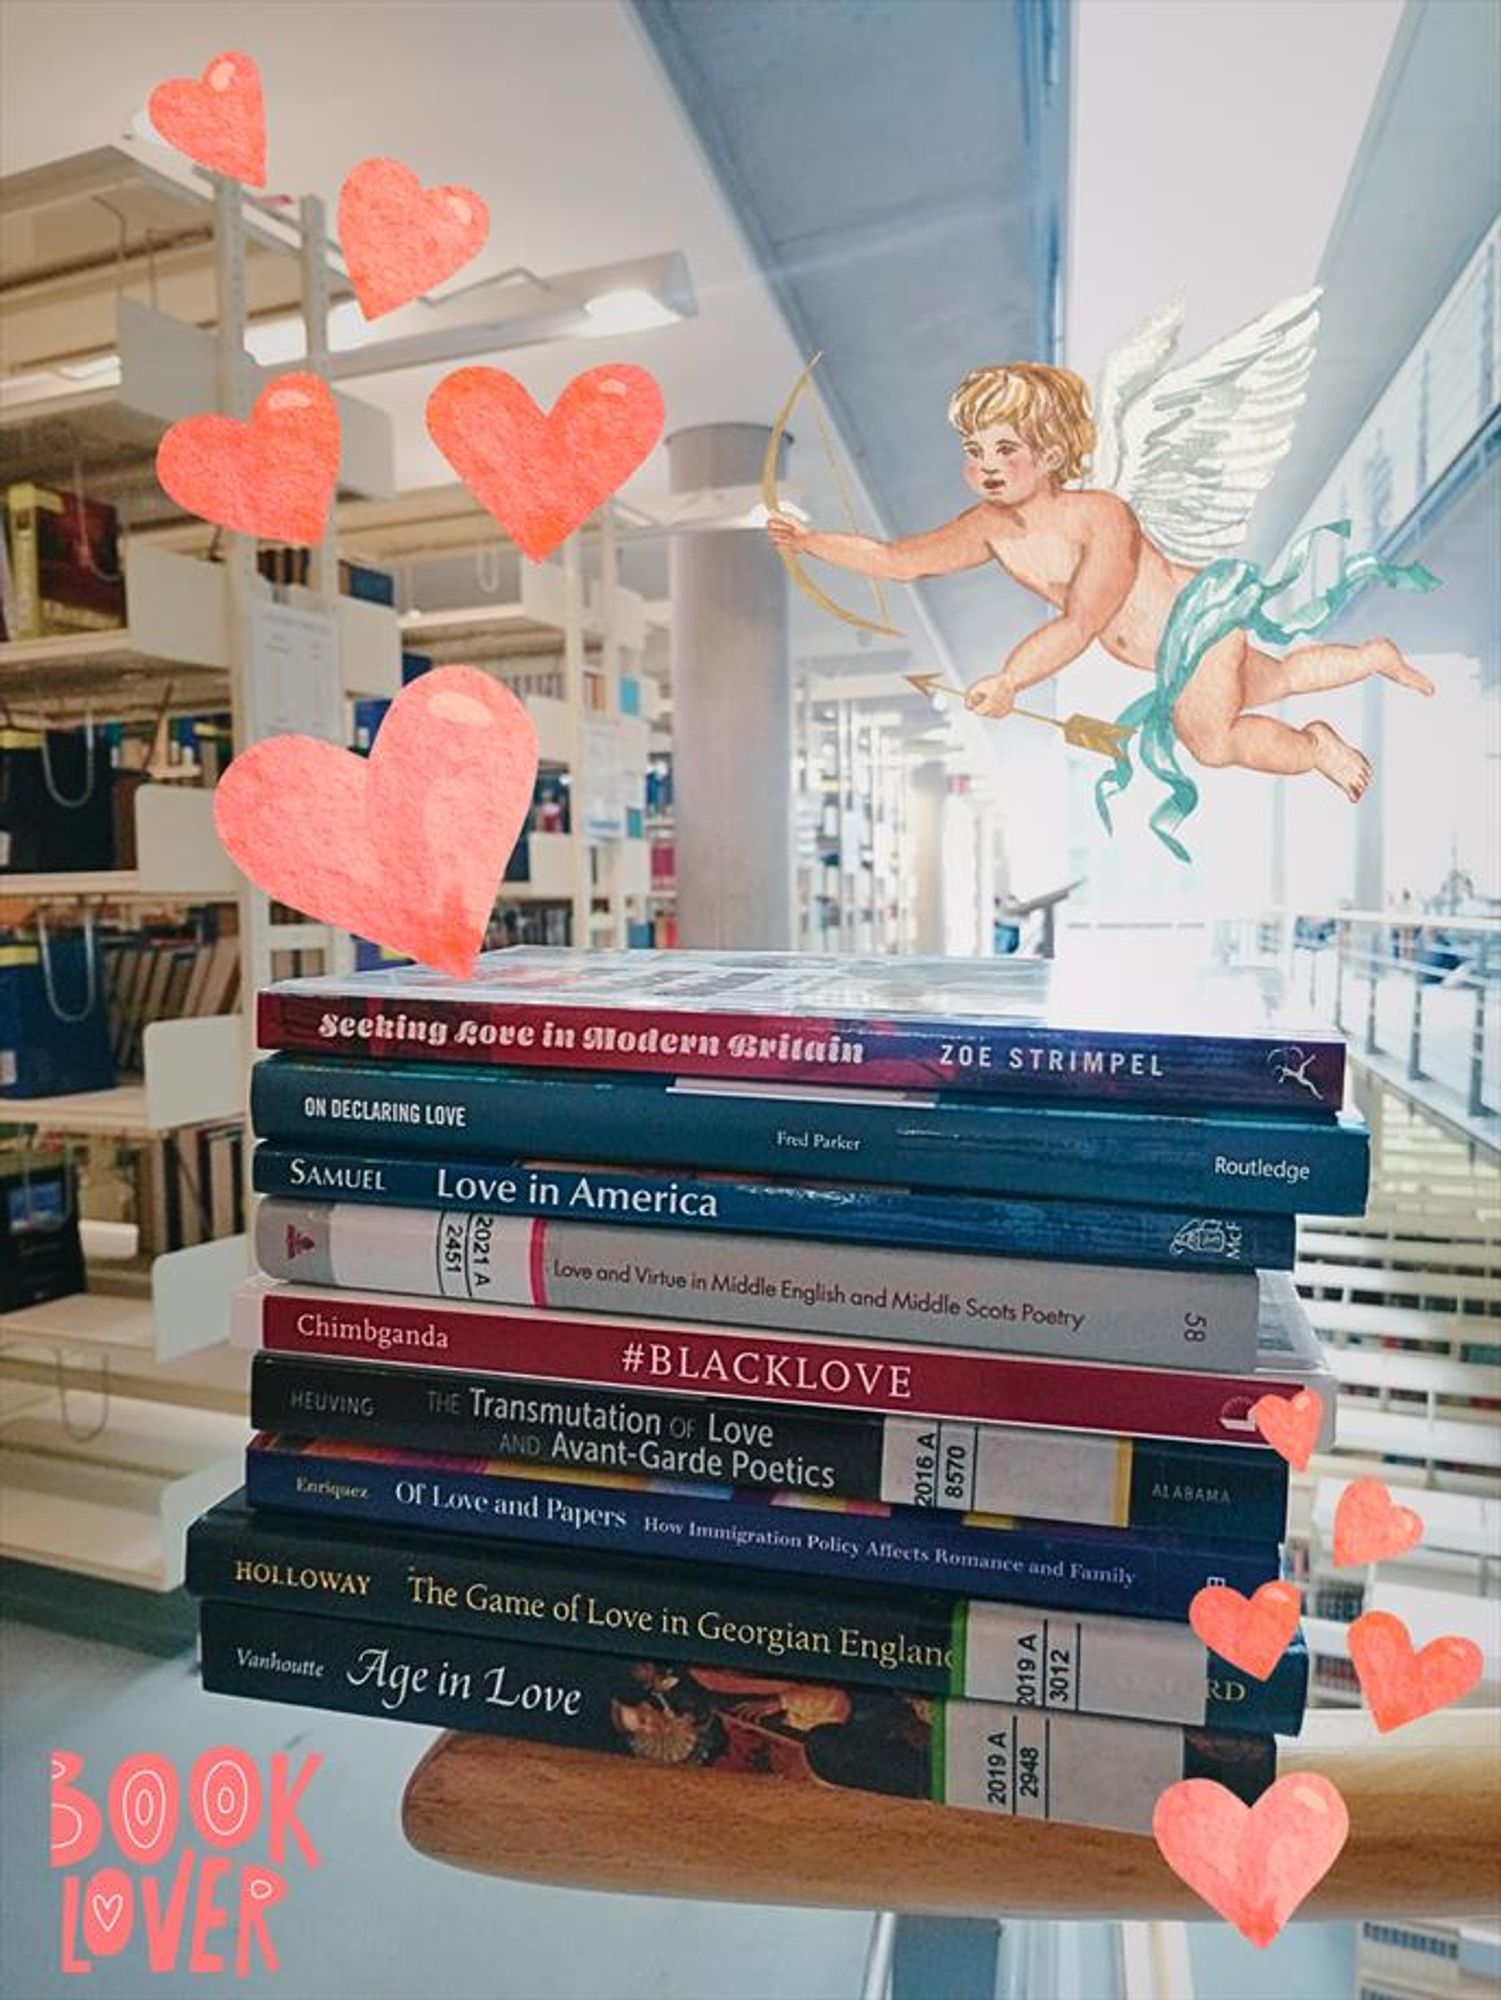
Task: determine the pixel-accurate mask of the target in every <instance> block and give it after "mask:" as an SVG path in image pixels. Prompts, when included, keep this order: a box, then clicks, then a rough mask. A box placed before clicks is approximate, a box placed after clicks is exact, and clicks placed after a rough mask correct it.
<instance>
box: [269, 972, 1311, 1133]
mask: <svg viewBox="0 0 1501 2000" xmlns="http://www.w3.org/2000/svg"><path fill="white" fill-rule="evenodd" d="M257 1020H258V1027H259V1032H260V1039H261V1043H262V1046H263V1047H266V1048H292V1049H302V1050H309V1051H318V1052H321V1053H323V1054H330V1055H340V1056H350V1055H355V1056H368V1057H373V1058H376V1059H385V1060H389V1059H391V1058H393V1057H394V1058H398V1059H400V1060H402V1061H408V1062H426V1061H442V1062H462V1063H477V1064H482V1065H486V1066H488V1065H492V1064H516V1065H523V1066H526V1065H533V1064H535V1065H540V1066H541V1067H543V1068H555V1067H558V1066H574V1067H577V1068H582V1069H590V1068H592V1069H603V1070H619V1071H627V1072H629V1071H671V1072H673V1073H675V1074H677V1075H680V1076H701V1077H720V1078H726V1079H730V1080H734V1081H740V1082H747V1081H751V1080H756V1079H759V1080H762V1081H768V1082H780V1083H790V1082H804V1083H806V1082H821V1083H828V1084H836V1085H838V1086H839V1087H840V1088H843V1089H854V1090H860V1089H871V1088H876V1089H879V1088H895V1089H918V1090H933V1089H946V1090H954V1091H966V1092H975V1093H979V1094H985V1095H997V1096H1031V1097H1043V1098H1069V1097H1078V1098H1080V1099H1084V1100H1099V1099H1110V1100H1116V1101H1120V1102H1123V1103H1130V1102H1134V1103H1147V1104H1161V1105H1167V1104H1180V1105H1182V1104H1186V1105H1190V1106H1195V1107H1198V1106H1205V1105H1222V1106H1223V1105H1230V1106H1239V1107H1242V1108H1248V1107H1258V1108H1263V1109H1268V1110H1272V1111H1282V1110H1290V1111H1293V1112H1296V1113H1300V1114H1303V1115H1313V1114H1319V1113H1322V1114H1325V1115H1327V1114H1329V1113H1331V1112H1333V1111H1335V1110H1337V1109H1338V1108H1339V1105H1340V1103H1341V1102H1342V1098H1343V1088H1344V1043H1343V1040H1342V1038H1341V1037H1340V1036H1339V1035H1337V1034H1336V1033H1334V1032H1333V1031H1332V1030H1330V1029H1328V1028H1322V1027H1308V1026H1307V1025H1296V1024H1294V1025H1289V1024H1288V1023H1285V1022H1283V1021H1281V1020H1279V1019H1277V1018H1276V1017H1275V1016H1273V1015H1271V1014H1270V1013H1269V1010H1268V1009H1267V1007H1266V1006H1265V1004H1264V1002H1263V1001H1262V1000H1261V998H1260V996H1259V994H1256V995H1253V994H1250V993H1248V992H1247V991H1246V989H1245V987H1244V985H1243V984H1242V983H1239V982H1235V981H1232V980H1227V979H1220V980H1206V981H1205V982H1203V983H1202V985H1200V986H1190V987H1189V988H1188V989H1186V990H1185V989H1179V990H1176V991H1175V992H1174V994H1173V995H1172V996H1171V999H1170V1000H1169V1001H1168V1002H1167V1004H1165V996H1164V993H1163V990H1162V987H1161V984H1160V982H1152V983H1144V984H1142V985H1140V986H1139V987H1137V988H1135V989H1133V987H1132V985H1131V984H1130V982H1127V981H1121V980H1115V981H1112V982H1111V984H1110V990H1109V992H1108V994H1102V992H1101V989H1100V984H1099V982H1098V981H1097V980H1093V979H1091V978H1089V977H1088V976H1085V975H1073V976H1071V975H1070V974H1069V973H1068V972H1067V971H1066V970H1063V969H1060V968H1059V967H1058V966H1057V965H1056V964H1054V963H1052V962H1050V961H1046V960H1041V959H1033V960H1026V961H1021V960H1010V961H1006V960H996V959H972V960H965V959H948V958H943V959H939V958H838V957H822V956H817V955H813V954H802V953H782V952H667V953H656V954H653V955H652V956H650V957H643V956H642V954H640V953H638V952H629V951H621V952H585V951H546V950H543V951H537V950H532V951H505V952H495V953H490V954H487V955H485V956H483V957H482V958H481V959H480V960H479V963H478V964H477V966H476V967H475V971H474V974H473V976H472V977H471V978H469V979H465V980H454V979H451V978H447V977H445V976H443V975H442V974H439V973H436V972H432V971H428V970H426V969H424V968H420V967H413V966H404V967H400V968H393V969H389V970H382V971H377V972H369V973H362V974H359V975H356V976H354V977H344V976H328V977H322V978H313V979H305V980H295V981H288V982H285V983H283V984H281V985H277V986H273V987H270V988H269V989H267V990H266V991H265V992H263V993H262V994H261V995H260V998H259V1007H258V1016H257Z"/></svg>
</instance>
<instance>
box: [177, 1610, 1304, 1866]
mask: <svg viewBox="0 0 1501 2000" xmlns="http://www.w3.org/2000/svg"><path fill="white" fill-rule="evenodd" d="M200 1619H201V1632H202V1656H203V1685H204V1687H205V1688H206V1689H208V1690H209V1692H211V1693H218V1694H236V1695H244V1696H250V1697H253V1698H256V1699H259V1700H267V1701H284V1702H291V1703H295V1704H299V1705H305V1706H311V1707H315V1708H332V1709H337V1710H342V1711H344V1712H346V1713H349V1714H356V1715H371V1716H378V1717H384V1718H386V1719H389V1720H402V1721H407V1722H416V1723H421V1724H426V1725H434V1724H436V1725H438V1726H440V1727H445V1728H452V1729H463V1730H481V1731H489V1732H492V1733H495V1734H501V1735H511V1736H517V1737H522V1738H525V1739H526V1740H529V1741H532V1742H541V1743H550V1744H555V1745H558V1746H560V1747H564V1748H572V1749H580V1750H597V1751H604V1752H609V1753H612V1754H615V1755H619V1756H627V1757H636V1758H639V1759H642V1760H643V1761H646V1762H651V1763H657V1764H663V1763H666V1764H683V1765H696V1766H698V1767H699V1768H701V1769H712V1770H719V1771H739V1772H744V1773H748V1774H750V1773H753V1774H758V1775H762V1776H766V1777H775V1778H779V1779H781V1780H782V1781H783V1782H804V1783H822V1784H826V1785H836V1786H839V1787H841V1788H845V1789H852V1790H855V1791H864V1792H870V1793H872V1794H881V1795H885V1796H894V1797H905V1798H918V1799H930V1800H932V1801H934V1802H935V1803H938V1804H948V1805H953V1806H964V1807H968V1808H970V1809H972V1810H977V1811H982V1812H983V1811H990V1812H1002V1813H1006V1814H1008V1815H1010V1816H1012V1817H1014V1818H1020V1819H1034V1820H1043V1819H1052V1820H1062V1821H1069V1822H1073V1823H1075V1824H1081V1825H1091V1826H1102V1827H1110V1828H1114V1829H1117V1830H1119V1831H1121V1832H1126V1833H1147V1832H1149V1831H1150V1829H1151V1823H1152V1811H1153V1808H1154V1806H1155V1805H1156V1802H1157V1799H1158V1798H1159V1797H1160V1795H1161V1793H1162V1792H1163V1790H1164V1789H1165V1788H1166V1787H1167V1786H1168V1785H1171V1784H1174V1783H1176V1782H1177V1781H1178V1780H1179V1779H1182V1778H1191V1777H1201V1778H1212V1779H1215V1780H1217V1781H1218V1782H1219V1783H1222V1784H1224V1785H1226V1786H1228V1787H1229V1789H1231V1790H1232V1791H1234V1792H1235V1793H1236V1794H1237V1796H1239V1797H1241V1798H1244V1799H1246V1800H1247V1801H1253V1800H1255V1799H1256V1798H1258V1797H1259V1796H1260V1794H1261V1793H1262V1791H1264V1790H1265V1789H1266V1787H1267V1786H1268V1785H1270V1784H1271V1783H1272V1781H1273V1779H1274V1777H1275V1774H1276V1746H1275V1743H1274V1742H1273V1740H1272V1739H1271V1738H1270V1737H1263V1736H1239V1735H1233V1734H1230V1733H1228V1732H1224V1731H1213V1730H1205V1729H1193V1728H1184V1727H1180V1726H1174V1725H1171V1724H1165V1723H1150V1722H1127V1721H1120V1720H1117V1719H1115V1718H1105V1717H1100V1716H1092V1715H1076V1714H1061V1713H1049V1712H1047V1711H1043V1710H1038V1709H1027V1708H1017V1707H1008V1706H1006V1705H1005V1704H1003V1703H1000V1702H982V1701H975V1702H969V1701H933V1700H932V1699H931V1698H930V1697H927V1696H915V1695H906V1694H900V1693H897V1692H896V1691H894V1690H889V1689H884V1688H869V1687H863V1686H858V1685H841V1684H840V1683H838V1682H837V1681H835V1682H832V1683H830V1684H823V1683H818V1682H808V1681H800V1680H791V1679H789V1680H783V1679H781V1678H780V1677H776V1678H772V1677H765V1676H759V1675H748V1674H744V1673H738V1672H734V1671H732V1670H729V1669H725V1668H716V1667H709V1666H700V1665H686V1666H685V1665H682V1664H679V1663H677V1662H673V1661H662V1660H658V1659H654V1658H652V1657H651V1655H650V1654H649V1653H647V1654H646V1655H644V1656H640V1655H638V1656H636V1657H632V1658H617V1657H615V1656H613V1655H607V1654H600V1653H586V1652H583V1651H581V1650H578V1649H576V1648H567V1647H562V1646H554V1645H534V1644H520V1643H516V1642H511V1641H502V1640H500V1639H498V1638H480V1637H471V1636H470V1635H468V1634H461V1633H452V1632H443V1633H436V1634H435V1633H430V1632H417V1631H412V1630H410V1629H409V1628H402V1627H397V1626H391V1625H384V1624H379V1623H375V1622H373V1621H370V1620H366V1619H358V1620H356V1619H341V1618H321V1617H308V1616H307V1615H305V1614H298V1613H296V1612H291V1611H268V1610H262V1609H250V1608H248V1607H246V1606H244V1605H240V1604H230V1603H224V1602H222V1601H218V1600H214V1599H209V1600H206V1601H205V1602H204V1603H203V1605H202V1606H201V1609H200ZM878 1809H879V1808H878V1807H877V1806H876V1805H875V1804H874V1802H873V1803H872V1812H873V1813H874V1812H875V1811H877V1810H878ZM726 1831H727V1834H728V1833H729V1832H730V1831H731V1829H730V1828H729V1827H728V1826H727V1829H726Z"/></svg>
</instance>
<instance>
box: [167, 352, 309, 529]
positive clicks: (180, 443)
mask: <svg viewBox="0 0 1501 2000" xmlns="http://www.w3.org/2000/svg"><path fill="white" fill-rule="evenodd" d="M156 476H157V478H158V479H159V480H160V481H161V483H162V486H163V488H164V489H165V490H166V492H168V493H169V494H170V495H171V496H172V498H173V499H174V500H175V501H176V502H177V504H178V506H179V507H186V508H187V510H188V512H189V513H190V514H197V515H198V516H199V518H200V519H201V520H204V521H212V522H213V524H214V526H215V527H216V528H233V529H235V530H236V531H237V532H238V533H240V534H242V535H264V536H265V538H266V540H267V541H271V542H297V543H300V544H310V543H313V542H318V541H321V540H322V539H323V523H324V520H325V519H326V517H327V514H328V509H329V506H330V503H331V502H332V500H333V497H334V487H335V484H336V483H337V481H338V477H339V411H338V406H337V405H336V404H335V402H334V399H333V395H332V393H331V391H330V389H329V386H328V384H327V383H326V382H325V381H323V380H322V379H321V378H320V377H319V376H317V375H300V374H299V375H278V376H277V377H276V379H275V380H274V381H273V382H268V383H267V384H266V387H265V388H264V389H262V391H261V393H260V395H259V396H257V398H256V400H255V408H254V409H253V410H252V411H251V412H250V418H249V421H248V422H246V423H243V424H242V423H239V422H237V421H236V420H235V418H233V417H220V416H214V415H207V416H201V417H184V418H183V419H182V421H181V422H180V423H175V424H173V425H172V427H171V429H170V430H169V431H168V432H167V434H166V436H165V437H164V438H163V439H162V441H161V443H160V444H159V445H158V446H157V448H156Z"/></svg>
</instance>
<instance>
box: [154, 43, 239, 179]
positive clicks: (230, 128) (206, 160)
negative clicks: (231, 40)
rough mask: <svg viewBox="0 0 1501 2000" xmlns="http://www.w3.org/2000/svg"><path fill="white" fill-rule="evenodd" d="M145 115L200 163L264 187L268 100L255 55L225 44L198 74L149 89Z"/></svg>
mask: <svg viewBox="0 0 1501 2000" xmlns="http://www.w3.org/2000/svg"><path fill="white" fill-rule="evenodd" d="M146 114H147V116H148V117H149V118H150V120H151V123H152V124H153V125H154V126H155V128H156V130H157V131H158V132H159V133H160V135H161V136H162V138H163V139H165V140H166V142H167V144H168V145H169V146H175V147H176V148H177V150H178V152H179V153H186V154H187V156H188V158H189V159H190V160H196V161H197V162H198V164H199V166H200V167H207V168H208V169H209V170H210V172H211V173H216V174H228V175H229V176H230V177H231V179H233V180H237V181H245V182H247V183H248V184H249V185H250V186H251V187H264V186H265V182H266V104H265V99H264V97H263V95H262V93H261V73H260V71H259V70H258V69H257V68H256V66H255V60H254V58H253V57H251V56H247V55H243V54H241V52H240V51H239V50H238V49H226V50H225V52H224V54H223V55H219V56H215V57H214V59H213V61H212V62H211V63H210V64H209V65H208V66H207V68H206V69H205V70H204V72H203V75H202V76H201V77H192V76H174V77H169V78H168V80H167V81H166V82H165V83H159V84H158V85H157V86H156V89H155V90H153V91H152V93H151V96H150V98H149V99H148V100H147V105H146Z"/></svg>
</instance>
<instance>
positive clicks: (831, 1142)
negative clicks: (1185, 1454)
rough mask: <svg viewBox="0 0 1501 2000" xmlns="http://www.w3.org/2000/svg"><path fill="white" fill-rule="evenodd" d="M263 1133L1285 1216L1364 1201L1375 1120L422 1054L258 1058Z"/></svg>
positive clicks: (398, 1148)
mask: <svg viewBox="0 0 1501 2000" xmlns="http://www.w3.org/2000/svg"><path fill="white" fill-rule="evenodd" d="M251 1108H252V1113H253V1116H254V1121H255V1128H256V1132H257V1134H258V1135H259V1136H260V1137H261V1138H265V1139H281V1140H285V1141H287V1142H289V1143H292V1144H304V1143H309V1142H311V1143H313V1144H316V1145H333V1146H337V1145H338V1144H339V1143H340V1141H341V1140H342V1139H348V1138H349V1137H351V1136H354V1137H356V1138H366V1139H370V1138H377V1137H378V1139H379V1141H380V1143H381V1144H382V1145H383V1146H386V1147H389V1148H390V1149H391V1150H392V1151H393V1152H398V1153H413V1152H423V1151H425V1150H428V1149H430V1148H431V1146H432V1145H433V1142H434V1138H435V1136H436V1135H437V1134H439V1133H446V1134H447V1135H448V1137H449V1138H450V1139H454V1138H458V1139H460V1140H461V1141H462V1143H463V1144H464V1145H465V1147H466V1148H467V1149H469V1150H471V1151H473V1152H476V1153H479V1154H482V1155H483V1154H485V1153H489V1152H492V1151H493V1152H495V1153H496V1154H497V1155H499V1156H501V1157H506V1156H508V1155H510V1154H513V1153H514V1152H515V1151H516V1150H517V1147H518V1145H519V1146H520V1147H521V1148H522V1149H523V1150H525V1151H526V1152H528V1153H537V1154H539V1155H543V1156H550V1157H553V1158H557V1159H565V1160H591V1161H592V1160H604V1161H610V1160H614V1161H616V1162H619V1163H622V1164H625V1165H629V1166H654V1165H655V1166H669V1167H670V1166H675V1165H676V1164H677V1163H678V1162H680V1161H682V1160H685V1159H687V1160H692V1161H693V1162H694V1163H695V1165H696V1166H697V1167H698V1168H699V1169H700V1170H703V1169H705V1168H710V1169H714V1170H721V1169H723V1170H726V1171H730V1172H748V1173H769V1174H777V1173H781V1174H786V1173H792V1174H797V1175H802V1174H807V1175H808V1176H809V1177H810V1178H812V1179H814V1180H823V1179H831V1180H842V1181H849V1180H861V1181H872V1182H877V1183H879V1184H881V1185H883V1186H889V1185H891V1184H895V1185H897V1186H909V1185H912V1186H922V1187H926V1188H952V1189H954V1190H956V1191H958V1192H969V1193H975V1194H988V1195H993V1194H1019V1195H1028V1196H1033V1195H1043V1196H1050V1197H1054V1198H1058V1197H1069V1198H1073V1197H1078V1198H1080V1199H1083V1200H1086V1201H1120V1202H1127V1203H1130V1202H1135V1201H1137V1200H1139V1199H1140V1195H1141V1190H1142V1188H1143V1187H1150V1188H1153V1189H1157V1188H1161V1189H1163V1190H1164V1191H1166V1192H1168V1193H1170V1194H1171V1196H1172V1198H1173V1199H1175V1200H1177V1201H1182V1202H1186V1203H1192V1204H1194V1205H1196V1206H1197V1205H1201V1204H1207V1205H1209V1206H1212V1207H1216V1208H1217V1207H1219V1206H1221V1205H1222V1204H1224V1203H1226V1202H1230V1201H1233V1202H1234V1204H1235V1205H1236V1207H1238V1208H1245V1209H1252V1210H1255V1211H1257V1212H1261V1211H1268V1212H1271V1213H1274V1214H1296V1213H1297V1212H1299V1211H1302V1212H1304V1213H1317V1214H1320V1215H1343V1214H1356V1213H1359V1212H1360V1211H1361V1210H1362V1209H1363V1207H1364V1204H1365V1194H1366V1177H1367V1164H1368V1163H1367V1146H1366V1135H1365V1132H1364V1130H1363V1128H1361V1127H1359V1126H1357V1125H1352V1124H1347V1123H1341V1122H1337V1121H1333V1120H1330V1121H1328V1122H1324V1123H1311V1122H1309V1123H1297V1122H1295V1121H1294V1120H1292V1119H1289V1118H1282V1119H1268V1118H1260V1119H1253V1118H1234V1117H1229V1116H1218V1117H1215V1116H1205V1117H1197V1118H1194V1117H1160V1116H1154V1115H1146V1114H1140V1113H1135V1112H1130V1111H1109V1110H1106V1111H1092V1110H1083V1109H1069V1108H1064V1107H1054V1108H1052V1109H1048V1110H1043V1109H1041V1108H1039V1107H1037V1106H1034V1105H1024V1104H998V1103H981V1102H978V1101H974V1100H971V1101H968V1102H963V1101H959V1102H956V1101H955V1100H954V1099H952V1098H949V1099H946V1100H945V1099H941V1098H938V1097H934V1096H928V1097H919V1096H886V1097H882V1096H879V1095H872V1094H870V1093H868V1092H867V1093H864V1094H861V1093H857V1092H850V1093H849V1094H848V1095H847V1096H844V1097H839V1096H833V1095H831V1094H829V1093H827V1092H825V1093H824V1094H822V1095H816V1094H814V1093H811V1092H793V1093H787V1092H778V1093H774V1094H771V1095H765V1096H762V1095H759V1094H751V1093H748V1092H747V1093H730V1092H725V1091H721V1090H716V1089H713V1088H707V1089H695V1088H693V1087H691V1086H680V1085H678V1084H676V1083H674V1082H672V1081H670V1080H664V1079H661V1078H658V1079H656V1080H655V1081H648V1080H642V1081H629V1080H628V1081H625V1082H621V1081H619V1080H616V1079H611V1078H608V1077H606V1078H602V1079H590V1078H583V1077H572V1076H549V1075H547V1074H546V1073H545V1072H541V1071H531V1072H528V1071H525V1070H492V1071H490V1072H488V1073H486V1072H479V1071H465V1070H460V1069H451V1068H438V1067H429V1068H427V1069H424V1068H422V1067H421V1066H420V1065H415V1064H412V1065H405V1064H404V1065H401V1066H400V1067H398V1066H396V1065H393V1064H381V1063H371V1062H369V1061H368V1060H366V1061H361V1062H357V1063H356V1062H345V1063H323V1062H317V1063H315V1062H310V1061H307V1060H305V1059H303V1058H299V1057H279V1058H275V1059H273V1060H271V1061H268V1062H260V1063H257V1064H256V1065H255V1068H254V1070H253V1072H252V1077H251Z"/></svg>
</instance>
